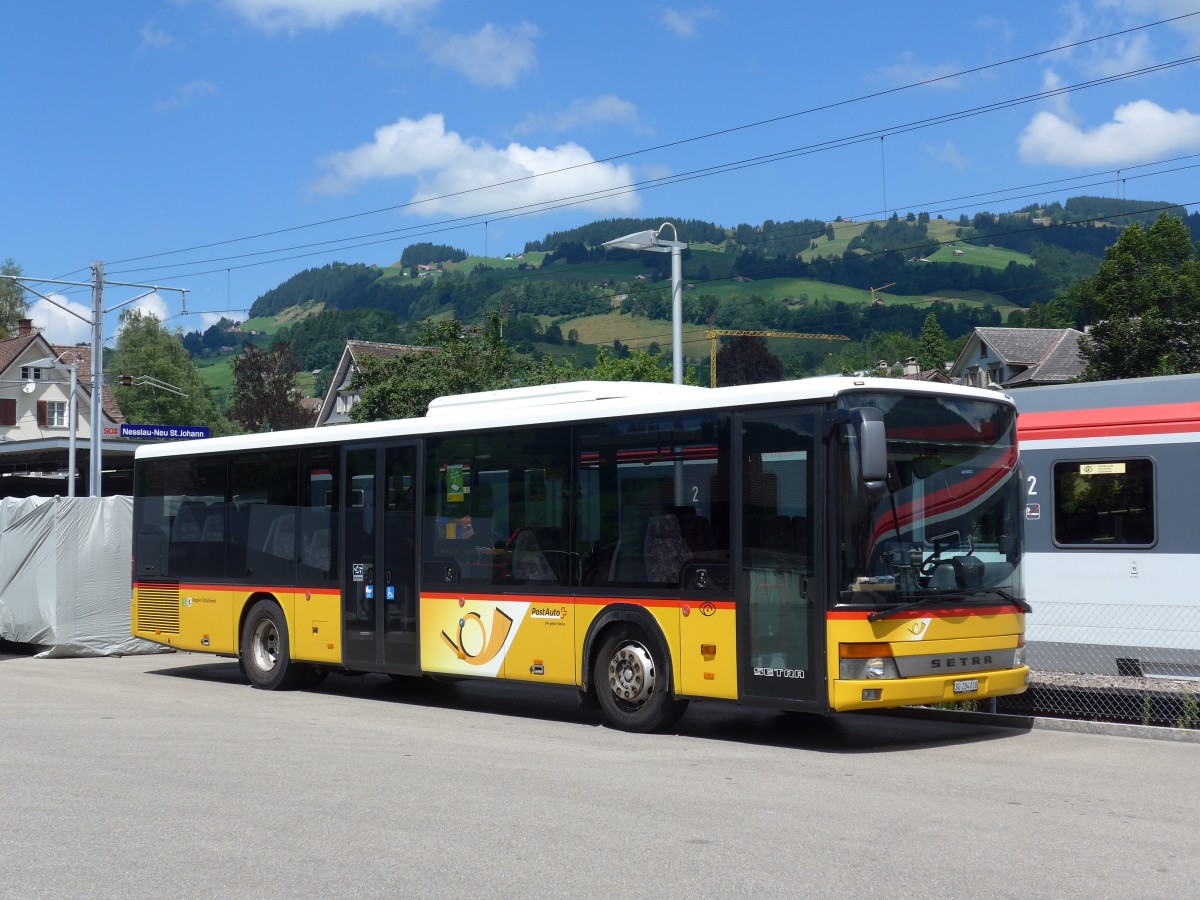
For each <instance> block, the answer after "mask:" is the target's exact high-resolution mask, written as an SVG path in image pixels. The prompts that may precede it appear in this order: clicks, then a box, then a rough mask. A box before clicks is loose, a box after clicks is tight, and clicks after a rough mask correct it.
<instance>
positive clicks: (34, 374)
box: [21, 366, 42, 381]
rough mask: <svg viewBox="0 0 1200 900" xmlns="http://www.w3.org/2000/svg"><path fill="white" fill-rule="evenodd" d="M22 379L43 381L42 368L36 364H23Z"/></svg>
mask: <svg viewBox="0 0 1200 900" xmlns="http://www.w3.org/2000/svg"><path fill="white" fill-rule="evenodd" d="M21 380H22V381H41V380H42V370H41V369H39V368H37V367H36V366H21Z"/></svg>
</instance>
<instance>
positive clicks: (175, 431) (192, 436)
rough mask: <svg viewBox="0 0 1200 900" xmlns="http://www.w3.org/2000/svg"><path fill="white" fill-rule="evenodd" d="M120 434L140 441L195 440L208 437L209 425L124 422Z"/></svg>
mask: <svg viewBox="0 0 1200 900" xmlns="http://www.w3.org/2000/svg"><path fill="white" fill-rule="evenodd" d="M120 436H121V437H123V438H129V439H132V440H138V441H194V440H198V439H200V438H206V437H208V426H207V425H126V424H122V425H121V433H120Z"/></svg>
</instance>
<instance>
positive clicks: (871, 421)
mask: <svg viewBox="0 0 1200 900" xmlns="http://www.w3.org/2000/svg"><path fill="white" fill-rule="evenodd" d="M850 426H851V427H852V428H853V429H854V432H855V434H856V435H857V436H858V465H859V471H860V472H862V480H863V487H865V488H866V489H867V490H868V491H869V492H871V493H873V494H877V493H880V492H882V491H883V489H884V487H885V485H886V483H887V474H888V469H887V433H886V432H885V430H884V427H883V413H881V412H880V411H879V410H877V409H876V408H875V407H873V406H862V407H859V408H858V409H854V410H851V412H850Z"/></svg>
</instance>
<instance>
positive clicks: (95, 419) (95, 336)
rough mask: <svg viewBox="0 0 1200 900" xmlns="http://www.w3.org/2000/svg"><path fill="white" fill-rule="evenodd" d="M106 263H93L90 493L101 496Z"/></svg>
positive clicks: (93, 495) (90, 494)
mask: <svg viewBox="0 0 1200 900" xmlns="http://www.w3.org/2000/svg"><path fill="white" fill-rule="evenodd" d="M103 358H104V263H102V262H99V261H96V262H94V263H92V453H91V466H92V467H91V474H90V475H89V476H88V495H89V496H91V497H99V496H100V473H101V472H102V469H101V466H100V463H101V461H102V460H101V457H103V455H104V454H103V452H102V451H101V449H100V448H101V447H102V446H103V443H104V427H103V425H101V424H100V411H101V409H102V408H103V407H102V404H101V402H100V395H101V393H103V391H104V386H103V385H104V383H103V381H102V380H101V378H102V376H103V374H104V359H103Z"/></svg>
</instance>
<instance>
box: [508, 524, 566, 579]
mask: <svg viewBox="0 0 1200 900" xmlns="http://www.w3.org/2000/svg"><path fill="white" fill-rule="evenodd" d="M512 548H513V549H512V575H513V577H514V578H516V579H519V580H521V581H557V580H558V575H557V574H556V573H555V571H554V568H553V567H552V566H551V565H550V562H549V560H547V559H546V555H545V554H544V553H543V552H542V548H541V546H540V545H539V543H538V538H537V534H536V533H535V532H534V530H533V529H532V528H521V529H519V530H518V531H517V533H516V535H515V536H514V537H513V543H512Z"/></svg>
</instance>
